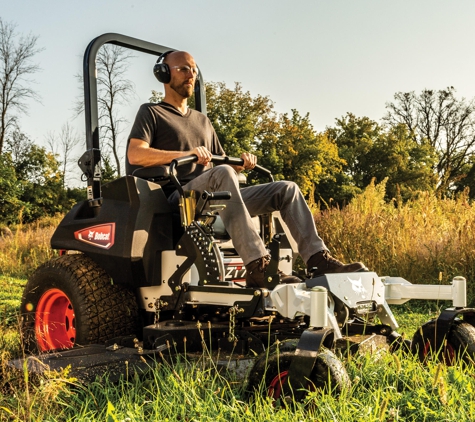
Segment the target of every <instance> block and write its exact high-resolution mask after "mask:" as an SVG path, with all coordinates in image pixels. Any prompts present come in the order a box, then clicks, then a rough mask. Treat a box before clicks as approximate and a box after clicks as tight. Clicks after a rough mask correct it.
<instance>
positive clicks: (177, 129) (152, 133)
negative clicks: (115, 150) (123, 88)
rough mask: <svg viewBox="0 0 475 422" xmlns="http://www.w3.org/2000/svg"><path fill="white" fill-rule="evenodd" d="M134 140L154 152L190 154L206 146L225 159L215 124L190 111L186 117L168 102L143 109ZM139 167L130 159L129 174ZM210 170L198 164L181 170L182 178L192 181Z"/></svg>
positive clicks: (127, 169) (146, 105)
mask: <svg viewBox="0 0 475 422" xmlns="http://www.w3.org/2000/svg"><path fill="white" fill-rule="evenodd" d="M131 138H136V139H140V140H142V141H145V142H147V143H148V144H149V145H150V146H151V147H152V148H156V149H162V150H166V151H190V150H192V149H193V148H195V147H198V146H204V147H206V148H207V149H208V150H209V151H210V152H211V153H212V154H215V155H225V154H224V150H223V147H222V146H221V144H220V143H219V139H218V136H217V135H216V132H215V130H214V128H213V126H212V125H211V122H210V121H209V119H208V118H207V117H206V116H205V115H204V114H202V113H200V112H199V111H196V110H192V109H188V111H187V113H186V114H185V115H182V114H181V113H180V112H179V111H178V110H177V109H176V108H175V107H173V106H172V105H170V104H167V103H164V102H161V103H158V104H153V103H150V104H143V105H142V106H140V109H139V111H138V113H137V116H136V118H135V122H134V125H133V126H132V130H131V132H130V135H129V141H130V139H131ZM139 167H140V166H133V165H131V164H130V163H129V160H128V158H127V157H126V172H127V174H132V172H133V171H134V170H135V169H137V168H139ZM206 169H207V167H204V166H202V165H201V164H195V163H192V164H189V165H184V166H180V167H179V168H178V178H179V179H180V180H184V181H186V180H191V179H194V178H195V177H196V176H199V175H200V174H201V173H203V171H205V170H206Z"/></svg>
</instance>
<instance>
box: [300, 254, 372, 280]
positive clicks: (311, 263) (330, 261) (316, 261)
mask: <svg viewBox="0 0 475 422" xmlns="http://www.w3.org/2000/svg"><path fill="white" fill-rule="evenodd" d="M307 270H308V272H309V273H310V274H312V277H317V276H319V275H322V274H329V273H355V272H358V271H368V268H366V266H365V265H364V264H363V263H362V262H353V263H352V264H343V262H340V261H338V259H335V258H333V257H332V256H331V255H330V252H328V251H320V252H317V253H316V254H314V255H312V256H311V257H310V259H309V260H308V262H307Z"/></svg>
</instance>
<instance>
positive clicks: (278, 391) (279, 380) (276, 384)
mask: <svg viewBox="0 0 475 422" xmlns="http://www.w3.org/2000/svg"><path fill="white" fill-rule="evenodd" d="M288 375H289V371H282V372H280V373H279V374H277V375H276V376H275V377H274V379H273V380H272V381H271V382H270V384H269V387H268V388H267V395H268V396H269V397H271V398H272V399H274V400H278V399H280V396H281V395H282V387H283V386H284V385H285V384H286V382H287V377H288Z"/></svg>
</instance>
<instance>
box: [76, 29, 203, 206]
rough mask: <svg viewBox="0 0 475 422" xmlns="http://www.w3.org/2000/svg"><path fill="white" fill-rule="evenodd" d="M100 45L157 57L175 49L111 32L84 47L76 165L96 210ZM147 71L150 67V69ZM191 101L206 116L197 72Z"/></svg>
mask: <svg viewBox="0 0 475 422" xmlns="http://www.w3.org/2000/svg"><path fill="white" fill-rule="evenodd" d="M104 44H115V45H118V46H120V47H125V48H129V49H131V50H136V51H140V52H142V53H147V54H151V55H155V56H160V55H161V54H162V53H164V52H165V51H169V50H175V49H174V48H170V47H165V46H163V45H159V44H153V43H150V42H148V41H143V40H139V39H137V38H132V37H128V36H126V35H121V34H115V33H107V34H103V35H100V36H98V37H96V38H94V39H93V40H92V41H91V42H90V43H89V45H88V46H87V48H86V51H85V53H84V60H83V77H84V113H85V118H86V152H85V153H84V154H83V155H82V157H81V158H80V159H79V161H78V165H79V167H80V168H81V170H82V172H83V174H84V175H85V176H86V179H87V199H88V201H89V205H90V206H91V207H100V206H101V203H102V193H101V179H102V177H101V148H100V144H99V117H98V102H97V71H96V57H97V52H98V51H99V48H100V47H102V46H103V45H104ZM151 71H152V68H150V72H151ZM195 102H196V109H197V110H198V111H200V112H201V113H203V114H206V93H205V86H204V81H203V77H202V74H201V71H200V72H198V77H197V80H196V84H195Z"/></svg>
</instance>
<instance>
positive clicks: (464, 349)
mask: <svg viewBox="0 0 475 422" xmlns="http://www.w3.org/2000/svg"><path fill="white" fill-rule="evenodd" d="M436 329H437V320H436V319H434V320H431V321H429V322H427V323H425V324H424V325H423V326H422V327H420V328H419V330H417V332H416V333H415V334H414V337H413V339H412V344H411V351H412V352H413V353H414V354H415V355H417V356H418V357H419V359H420V361H421V362H424V363H426V362H427V361H429V360H437V361H440V362H443V363H445V364H446V365H450V366H452V365H454V364H455V363H456V362H457V361H459V360H464V361H466V362H474V361H475V327H473V326H472V325H470V324H468V323H466V322H463V321H462V320H456V321H454V324H453V325H452V327H451V329H450V332H449V333H448V334H446V336H445V338H444V339H443V341H442V342H439V343H437V342H436V335H437V330H436ZM436 344H441V346H440V347H438V348H437V346H436Z"/></svg>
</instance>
